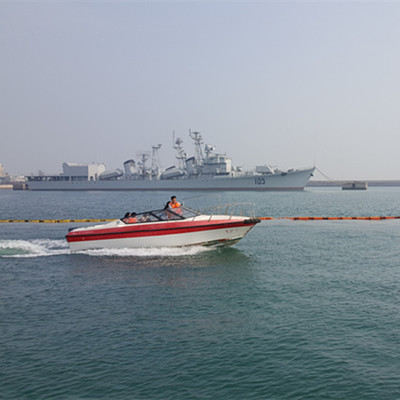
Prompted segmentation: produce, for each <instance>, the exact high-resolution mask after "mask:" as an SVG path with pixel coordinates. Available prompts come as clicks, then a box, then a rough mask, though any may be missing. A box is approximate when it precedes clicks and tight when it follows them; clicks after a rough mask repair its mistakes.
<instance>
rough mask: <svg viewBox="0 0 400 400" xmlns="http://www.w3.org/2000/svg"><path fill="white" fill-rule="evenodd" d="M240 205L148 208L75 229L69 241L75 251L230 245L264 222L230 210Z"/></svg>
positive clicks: (67, 236) (68, 238) (69, 235)
mask: <svg viewBox="0 0 400 400" xmlns="http://www.w3.org/2000/svg"><path fill="white" fill-rule="evenodd" d="M237 206H238V204H237V203H236V204H230V205H227V206H225V213H224V214H214V213H211V214H202V213H200V212H198V211H195V210H192V209H190V208H188V207H185V206H181V207H180V208H179V209H173V210H172V209H161V210H152V211H146V212H142V213H138V214H136V216H135V219H134V221H132V222H129V221H128V220H127V219H125V218H121V219H117V220H115V221H112V222H109V223H106V224H101V225H95V226H90V227H82V228H75V229H72V230H71V231H70V232H69V233H68V234H67V235H66V240H67V242H68V244H69V246H70V248H71V250H72V251H80V250H89V249H103V248H151V247H183V246H195V245H202V246H204V245H206V246H210V245H211V246H212V245H215V246H231V245H233V244H235V243H236V242H238V241H239V240H240V239H242V238H243V237H244V236H245V235H246V234H247V233H248V232H249V231H250V230H251V229H252V228H253V227H254V226H255V225H256V224H257V223H259V222H261V221H260V219H258V218H255V217H249V216H243V215H233V213H230V210H232V209H233V208H236V209H237ZM242 210H243V208H242ZM240 214H242V213H240Z"/></svg>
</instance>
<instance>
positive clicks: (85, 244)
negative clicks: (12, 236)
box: [69, 225, 253, 251]
mask: <svg viewBox="0 0 400 400" xmlns="http://www.w3.org/2000/svg"><path fill="white" fill-rule="evenodd" d="M252 227H253V225H247V226H242V227H239V228H228V229H216V230H212V231H205V232H193V233H184V234H172V235H160V236H151V237H137V238H125V239H106V240H91V241H90V242H89V241H82V242H71V243H69V245H70V248H71V250H72V251H82V250H88V249H104V248H110V249H111V248H112V249H122V248H161V247H185V246H196V245H201V246H207V245H215V246H218V245H219V246H230V245H232V244H234V243H236V242H237V241H238V240H240V239H241V238H243V237H244V236H245V235H246V234H247V232H249V230H250V229H251V228H252Z"/></svg>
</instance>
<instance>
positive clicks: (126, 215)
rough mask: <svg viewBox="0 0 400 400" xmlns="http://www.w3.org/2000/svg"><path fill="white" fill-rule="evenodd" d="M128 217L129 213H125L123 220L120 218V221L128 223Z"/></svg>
mask: <svg viewBox="0 0 400 400" xmlns="http://www.w3.org/2000/svg"><path fill="white" fill-rule="evenodd" d="M130 216H131V213H130V212H127V213H126V214H125V216H124V218H122V221H124V222H125V223H128V221H129V218H130Z"/></svg>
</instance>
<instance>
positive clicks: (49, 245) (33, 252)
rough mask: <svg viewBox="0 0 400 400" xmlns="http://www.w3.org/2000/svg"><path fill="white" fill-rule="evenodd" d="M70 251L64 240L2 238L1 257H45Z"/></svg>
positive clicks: (0, 242) (0, 244)
mask: <svg viewBox="0 0 400 400" xmlns="http://www.w3.org/2000/svg"><path fill="white" fill-rule="evenodd" d="M68 253H70V250H69V248H68V245H67V243H66V242H65V241H64V240H51V239H35V240H0V256H1V257H43V256H54V255H58V254H68Z"/></svg>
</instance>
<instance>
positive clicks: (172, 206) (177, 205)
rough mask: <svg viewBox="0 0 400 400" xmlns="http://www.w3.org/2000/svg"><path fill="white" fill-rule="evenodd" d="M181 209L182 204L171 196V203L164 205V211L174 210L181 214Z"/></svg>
mask: <svg viewBox="0 0 400 400" xmlns="http://www.w3.org/2000/svg"><path fill="white" fill-rule="evenodd" d="M181 207H182V204H181V203H179V201H178V200H176V196H171V201H169V202H168V203H167V204H166V205H165V207H164V210H166V209H168V208H170V209H171V210H174V211H175V212H178V210H179V211H180V212H182V210H181Z"/></svg>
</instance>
